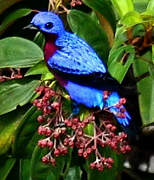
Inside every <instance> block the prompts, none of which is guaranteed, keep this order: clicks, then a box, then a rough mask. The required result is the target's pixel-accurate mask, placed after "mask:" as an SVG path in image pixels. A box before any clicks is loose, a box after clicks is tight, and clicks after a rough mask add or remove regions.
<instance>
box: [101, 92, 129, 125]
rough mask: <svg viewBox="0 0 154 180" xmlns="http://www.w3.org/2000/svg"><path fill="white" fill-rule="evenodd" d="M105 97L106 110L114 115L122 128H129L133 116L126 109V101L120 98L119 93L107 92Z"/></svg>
mask: <svg viewBox="0 0 154 180" xmlns="http://www.w3.org/2000/svg"><path fill="white" fill-rule="evenodd" d="M107 93H108V94H107ZM106 94H107V95H106ZM104 97H105V107H104V109H105V108H106V109H108V110H109V111H110V112H111V113H113V115H114V116H115V118H116V119H117V121H118V122H119V123H120V124H121V125H122V126H124V127H127V126H129V124H130V121H131V116H130V115H129V113H128V112H127V110H126V108H125V107H124V104H125V103H126V99H125V98H120V96H119V95H118V93H117V92H107V91H104Z"/></svg>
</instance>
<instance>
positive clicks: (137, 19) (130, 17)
mask: <svg viewBox="0 0 154 180" xmlns="http://www.w3.org/2000/svg"><path fill="white" fill-rule="evenodd" d="M142 21H143V20H142V18H141V15H140V14H139V13H138V12H136V11H131V12H128V13H127V14H125V15H124V16H123V17H122V18H121V20H120V23H121V24H123V25H125V27H127V28H128V27H131V26H134V25H136V24H139V23H141V22H142Z"/></svg>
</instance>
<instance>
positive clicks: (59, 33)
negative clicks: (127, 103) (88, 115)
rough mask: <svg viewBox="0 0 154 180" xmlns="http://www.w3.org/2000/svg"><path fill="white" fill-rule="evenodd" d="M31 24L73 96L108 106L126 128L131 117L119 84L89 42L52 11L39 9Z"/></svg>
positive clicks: (85, 102)
mask: <svg viewBox="0 0 154 180" xmlns="http://www.w3.org/2000/svg"><path fill="white" fill-rule="evenodd" d="M32 26H33V27H35V28H37V29H39V30H40V31H42V32H43V33H44V35H45V37H46V43H45V47H44V57H45V61H46V63H47V65H48V68H49V69H50V71H52V72H53V73H54V75H55V77H56V79H57V80H58V81H59V83H60V85H61V86H63V87H64V88H65V89H66V90H67V92H68V93H69V95H70V97H71V99H72V100H74V101H75V102H76V103H77V104H83V105H85V106H87V107H89V108H94V107H98V108H99V109H108V110H109V111H110V112H111V113H113V114H114V116H115V118H116V119H117V121H118V122H119V123H120V124H121V125H122V126H125V127H127V126H128V125H129V123H130V120H131V117H130V115H129V113H128V112H127V111H126V109H125V107H124V106H123V105H122V103H121V104H120V103H119V102H120V100H121V98H120V96H119V95H118V92H117V91H118V90H119V87H120V86H119V84H118V82H117V81H116V80H114V79H113V78H112V77H111V76H110V75H109V73H108V71H107V68H106V66H105V65H104V63H103V62H102V60H101V59H100V58H99V57H98V55H97V54H96V53H95V51H94V50H93V49H92V48H91V47H90V46H89V45H88V44H87V42H85V41H84V40H82V39H81V38H79V37H78V36H77V35H76V34H73V33H70V32H67V31H66V30H65V29H64V25H63V22H62V21H61V19H60V18H59V16H58V15H56V14H55V13H53V12H46V11H45V12H39V13H38V14H36V15H35V16H34V17H33V19H32V21H31V27H32ZM119 104H120V105H119Z"/></svg>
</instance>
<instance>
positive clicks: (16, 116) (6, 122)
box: [0, 106, 28, 154]
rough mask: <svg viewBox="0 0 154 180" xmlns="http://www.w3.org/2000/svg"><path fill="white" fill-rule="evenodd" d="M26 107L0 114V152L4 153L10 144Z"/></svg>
mask: <svg viewBox="0 0 154 180" xmlns="http://www.w3.org/2000/svg"><path fill="white" fill-rule="evenodd" d="M27 108H28V107H27V106H26V107H22V108H18V109H17V110H15V111H12V112H10V113H7V114H5V115H2V116H0V154H4V153H6V152H7V151H8V150H9V148H10V147H11V145H12V141H13V139H14V136H15V132H16V129H17V128H18V126H19V124H20V122H21V120H22V117H23V114H24V113H25V112H26V110H27Z"/></svg>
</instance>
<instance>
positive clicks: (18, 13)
mask: <svg viewBox="0 0 154 180" xmlns="http://www.w3.org/2000/svg"><path fill="white" fill-rule="evenodd" d="M31 12H32V10H31V9H18V10H15V11H13V12H12V13H10V14H9V15H8V16H6V17H5V18H4V19H3V21H2V23H1V26H0V35H1V34H2V33H3V32H4V31H5V30H6V29H7V28H8V27H9V26H10V25H11V24H12V23H14V21H16V20H17V19H19V18H21V17H24V16H27V15H28V14H30V13H31Z"/></svg>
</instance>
